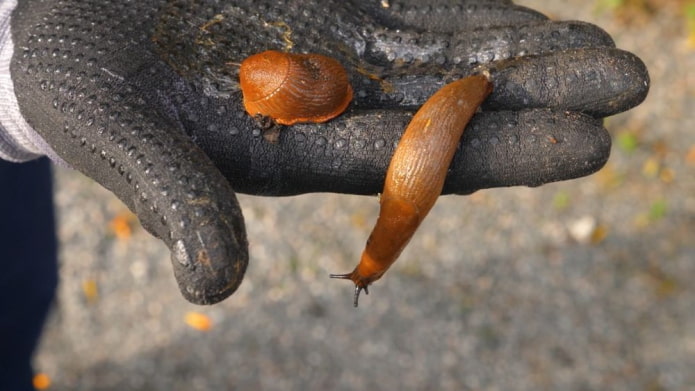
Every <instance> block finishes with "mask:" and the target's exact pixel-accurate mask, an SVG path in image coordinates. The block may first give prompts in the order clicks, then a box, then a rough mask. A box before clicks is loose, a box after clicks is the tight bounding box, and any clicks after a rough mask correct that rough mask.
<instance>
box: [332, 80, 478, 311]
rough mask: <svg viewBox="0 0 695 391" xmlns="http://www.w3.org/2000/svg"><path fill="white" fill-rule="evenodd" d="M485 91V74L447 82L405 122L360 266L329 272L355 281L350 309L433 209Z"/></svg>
mask: <svg viewBox="0 0 695 391" xmlns="http://www.w3.org/2000/svg"><path fill="white" fill-rule="evenodd" d="M490 92H492V83H490V81H489V79H488V77H487V76H484V75H473V76H469V77H467V78H464V79H460V80H457V81H455V82H452V83H449V84H447V85H445V86H444V87H442V88H441V89H440V90H439V91H437V92H436V93H435V94H434V95H432V96H431V97H430V98H429V99H428V100H427V101H426V102H425V104H424V105H422V107H421V108H420V110H418V112H417V113H416V114H415V116H414V117H413V119H412V120H411V121H410V124H408V127H407V128H406V130H405V132H404V133H403V136H402V137H401V140H400V141H399V142H398V146H397V147H396V150H395V152H394V154H393V157H392V158H391V163H390V164H389V168H388V171H387V172H386V181H385V183H384V191H383V192H382V193H381V198H380V203H381V208H380V211H379V218H378V219H377V221H376V225H375V226H374V229H373V230H372V233H371V234H370V235H369V239H368V240H367V245H366V247H365V249H364V252H363V253H362V258H361V259H360V262H359V264H358V265H357V267H356V268H355V270H353V271H352V272H351V273H347V274H331V278H342V279H347V280H352V281H353V282H354V283H355V301H354V305H355V307H357V301H358V299H359V294H360V292H361V291H362V290H364V291H365V293H367V294H368V293H369V290H368V288H367V287H368V286H369V284H371V283H372V282H374V281H376V280H378V279H379V278H381V276H382V275H383V274H384V273H385V272H386V270H388V268H389V267H390V266H391V265H392V264H393V263H394V262H395V261H396V259H397V258H398V256H399V255H400V254H401V251H403V249H404V248H405V246H406V245H407V244H408V242H409V241H410V238H412V237H413V234H414V233H415V230H416V229H417V227H418V226H419V225H420V223H421V222H422V220H423V219H424V218H425V216H426V215H427V213H428V212H429V211H430V209H431V208H432V206H434V203H435V201H436V200H437V197H439V195H440V194H441V193H442V188H443V187H444V180H445V179H446V174H447V171H448V169H449V165H450V164H451V160H452V159H453V157H454V153H455V152H456V149H457V148H458V145H459V142H460V140H461V135H462V134H463V130H464V129H465V128H466V125H467V124H468V121H470V119H471V118H472V117H473V114H475V112H476V110H477V109H478V107H479V106H480V105H481V104H482V103H483V101H484V100H485V98H487V96H488V95H489V94H490Z"/></svg>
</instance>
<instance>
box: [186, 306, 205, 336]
mask: <svg viewBox="0 0 695 391" xmlns="http://www.w3.org/2000/svg"><path fill="white" fill-rule="evenodd" d="M184 319H185V322H186V324H187V325H189V326H190V327H191V328H194V329H196V330H198V331H208V330H210V329H212V319H210V317H209V316H207V315H205V314H202V313H200V312H193V311H191V312H188V313H186V316H185V318H184Z"/></svg>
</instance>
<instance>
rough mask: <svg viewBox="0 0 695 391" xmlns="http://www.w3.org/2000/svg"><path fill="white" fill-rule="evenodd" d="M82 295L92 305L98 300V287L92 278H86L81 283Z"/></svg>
mask: <svg viewBox="0 0 695 391" xmlns="http://www.w3.org/2000/svg"><path fill="white" fill-rule="evenodd" d="M82 294H83V295H84V297H85V298H86V299H87V301H88V302H89V303H94V302H96V301H97V300H99V285H97V281H96V280H95V279H93V278H88V279H86V280H83V281H82Z"/></svg>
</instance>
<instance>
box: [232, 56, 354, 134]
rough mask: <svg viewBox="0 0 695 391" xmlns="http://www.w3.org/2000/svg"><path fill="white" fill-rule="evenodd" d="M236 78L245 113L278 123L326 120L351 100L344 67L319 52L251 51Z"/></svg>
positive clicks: (348, 82) (336, 114) (341, 110)
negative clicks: (264, 117) (237, 78)
mask: <svg viewBox="0 0 695 391" xmlns="http://www.w3.org/2000/svg"><path fill="white" fill-rule="evenodd" d="M239 81H240V84H241V91H242V94H243V96H244V108H245V109H246V112H248V113H249V114H250V115H251V116H254V117H255V116H257V115H262V116H266V117H270V118H272V119H273V120H275V122H276V123H278V124H281V125H292V124H295V123H298V122H325V121H328V120H329V119H331V118H334V117H337V116H338V115H340V114H341V113H342V112H343V111H345V109H346V108H347V106H348V105H349V104H350V101H352V87H351V86H350V81H349V80H348V76H347V72H346V71H345V68H343V66H342V65H340V63H339V62H338V61H336V60H334V59H332V58H330V57H326V56H322V55H320V54H292V53H282V52H277V51H273V50H268V51H265V52H262V53H258V54H254V55H253V56H250V57H248V58H247V59H245V60H244V61H243V62H242V63H241V67H240V69H239Z"/></svg>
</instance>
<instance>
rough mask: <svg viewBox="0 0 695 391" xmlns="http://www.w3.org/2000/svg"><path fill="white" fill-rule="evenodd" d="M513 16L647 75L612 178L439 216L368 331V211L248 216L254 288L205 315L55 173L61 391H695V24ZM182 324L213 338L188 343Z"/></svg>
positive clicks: (142, 248)
mask: <svg viewBox="0 0 695 391" xmlns="http://www.w3.org/2000/svg"><path fill="white" fill-rule="evenodd" d="M518 3H520V4H524V5H528V6H531V7H533V8H536V9H538V10H541V11H543V12H545V13H547V14H549V15H551V16H553V17H554V18H557V19H581V20H586V21H590V22H593V23H596V24H598V25H600V26H602V27H604V28H605V29H606V30H607V31H608V32H609V33H610V34H612V35H613V37H614V38H615V40H616V42H617V44H618V46H619V47H621V48H624V49H627V50H630V51H632V52H634V53H636V54H637V55H639V56H640V57H641V58H642V59H643V60H644V61H645V62H646V64H647V66H648V68H649V70H650V74H651V77H652V88H651V92H650V95H649V97H648V98H647V100H646V101H645V102H644V103H643V104H642V105H641V106H640V107H638V108H636V109H634V110H632V111H630V112H629V113H625V114H621V115H619V116H616V117H613V118H611V119H610V120H608V122H607V127H608V128H609V130H610V131H611V134H612V135H613V136H614V139H615V140H616V141H615V143H614V147H613V152H612V155H611V158H610V160H609V162H608V164H607V166H606V167H605V168H604V169H603V170H601V171H600V172H599V173H597V174H596V175H593V176H591V177H588V178H583V179H579V180H574V181H569V182H562V183H555V184H551V185H547V186H543V187H541V188H536V189H528V188H509V189H493V190H486V191H480V192H478V193H475V194H473V195H472V196H469V197H453V196H449V197H443V198H442V199H440V201H439V202H438V203H437V205H436V206H435V208H434V209H433V211H432V213H431V214H430V216H429V217H428V219H427V220H426V221H425V222H424V224H423V226H422V227H421V228H420V229H419V231H418V233H417V234H416V236H415V238H414V239H413V241H412V242H411V243H410V245H409V247H408V248H407V249H406V250H405V252H404V253H403V255H402V256H401V258H400V260H399V262H398V263H396V264H395V265H394V267H393V268H392V269H391V270H390V271H389V273H387V275H386V276H385V278H384V279H382V280H381V281H379V282H378V283H377V284H375V285H374V286H373V287H372V289H370V292H371V293H370V295H369V296H363V297H362V298H361V301H360V307H359V308H358V309H354V308H352V305H351V303H352V287H351V285H350V284H349V283H348V282H345V281H336V280H330V279H329V278H328V274H329V273H342V272H347V271H349V270H351V269H352V267H354V265H355V264H356V262H357V261H358V259H359V255H360V253H361V251H362V249H363V246H364V242H365V239H366V237H367V236H368V234H369V231H370V230H371V227H372V225H373V222H374V220H375V218H376V216H377V213H378V204H377V200H376V198H373V197H357V196H345V195H332V194H313V195H305V196H299V197H289V198H259V197H250V196H241V197H240V202H241V204H242V207H243V208H244V213H245V218H246V222H247V226H248V236H249V240H250V243H251V244H250V251H251V263H250V266H249V269H248V272H247V274H246V279H245V281H244V283H243V284H242V286H241V288H240V289H239V291H238V292H237V293H236V294H234V295H233V296H232V297H231V298H229V299H227V300H226V301H225V302H223V303H221V304H218V305H215V306H210V307H196V306H194V305H191V304H189V303H187V302H186V301H185V300H184V299H183V298H182V297H181V296H180V294H179V292H178V288H177V287H176V283H175V281H174V278H173V276H172V273H171V270H170V264H169V254H168V251H167V250H166V248H165V247H164V246H163V245H162V244H161V243H159V242H158V241H156V240H155V239H153V238H152V237H151V236H149V235H148V234H147V233H146V232H144V231H143V230H142V228H139V227H138V226H137V224H131V225H132V226H133V232H132V234H131V235H130V237H127V235H123V232H124V231H123V230H120V231H114V229H113V228H112V222H113V221H114V220H116V221H119V220H121V221H125V222H126V223H127V222H128V221H129V218H130V215H129V214H128V212H127V209H126V208H125V207H124V206H123V204H121V203H120V202H119V201H118V200H116V199H115V198H114V197H113V196H112V195H111V194H110V193H108V192H107V191H105V190H104V189H102V188H100V187H99V186H98V185H96V184H95V183H93V182H92V181H91V180H89V179H87V178H85V177H83V176H81V175H80V174H78V173H76V172H71V171H67V170H61V169H56V177H57V188H56V204H57V207H58V213H59V234H60V243H61V245H62V248H61V262H62V264H61V278H62V279H61V285H60V290H59V297H58V300H57V304H56V308H55V311H54V313H53V315H52V317H51V319H50V321H49V324H48V327H47V330H46V333H45V336H44V339H43V342H42V345H41V347H40V349H39V352H38V355H37V358H36V368H37V370H39V371H41V372H43V373H46V374H47V375H48V376H50V378H51V380H52V385H51V386H50V389H51V390H228V389H239V390H246V389H263V390H288V389H317V390H318V389H336V390H353V389H369V390H373V391H376V390H395V389H414V390H424V389H432V390H434V389H441V390H483V389H484V390H695V371H693V368H695V285H694V284H693V283H692V280H693V277H695V262H694V259H695V244H694V243H695V240H693V235H694V233H695V116H694V115H693V113H695V99H694V98H695V73H693V71H692V70H693V69H695V48H692V47H691V48H689V47H688V46H687V42H686V32H685V28H684V23H683V20H682V16H680V15H677V14H676V13H675V12H674V11H673V10H672V9H670V8H669V7H664V9H662V10H661V11H660V12H658V13H656V14H655V15H652V16H649V17H646V18H645V21H643V22H644V23H646V24H644V23H642V22H634V21H633V22H632V23H623V22H621V21H620V20H619V18H616V17H614V16H613V15H612V14H610V13H596V12H595V8H594V5H593V4H592V2H590V1H589V2H587V1H582V0H572V1H565V2H557V1H553V2H550V1H540V0H536V1H533V0H527V1H518ZM664 3H667V2H664ZM637 17H639V15H638V16H637ZM635 20H638V21H639V19H638V18H637V19H635ZM117 232H120V233H121V236H119V235H116V234H115V233H117ZM189 312H199V313H202V314H204V315H205V316H207V317H208V318H209V319H210V320H211V321H212V327H211V328H210V329H209V330H208V331H201V330H198V329H195V328H192V327H190V326H189V325H188V324H187V323H186V322H185V318H186V314H188V313H189Z"/></svg>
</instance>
